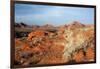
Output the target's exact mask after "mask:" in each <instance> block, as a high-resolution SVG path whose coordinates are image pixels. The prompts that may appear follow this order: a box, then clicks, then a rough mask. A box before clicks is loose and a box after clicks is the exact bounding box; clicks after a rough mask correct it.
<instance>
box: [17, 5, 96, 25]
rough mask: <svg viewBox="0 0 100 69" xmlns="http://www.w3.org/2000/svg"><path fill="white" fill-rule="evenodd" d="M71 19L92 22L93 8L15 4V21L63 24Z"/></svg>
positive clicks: (34, 23) (35, 23) (37, 23)
mask: <svg viewBox="0 0 100 69" xmlns="http://www.w3.org/2000/svg"><path fill="white" fill-rule="evenodd" d="M73 21H79V22H81V23H83V24H93V23H94V8H80V7H64V6H49V5H30V4H15V22H17V23H20V22H24V23H26V24H29V25H45V24H52V25H54V26H59V25H64V24H68V23H71V22H73Z"/></svg>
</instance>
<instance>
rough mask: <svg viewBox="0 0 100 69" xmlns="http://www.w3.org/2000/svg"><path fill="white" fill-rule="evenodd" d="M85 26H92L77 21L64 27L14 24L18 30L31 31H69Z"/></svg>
mask: <svg viewBox="0 0 100 69" xmlns="http://www.w3.org/2000/svg"><path fill="white" fill-rule="evenodd" d="M87 26H93V24H89V25H86V24H82V23H80V22H78V21H74V22H72V23H70V24H65V25H61V26H57V27H56V26H53V25H51V24H45V25H43V26H39V25H27V24H25V23H15V27H19V28H33V29H37V28H40V29H52V28H69V29H74V28H82V27H87Z"/></svg>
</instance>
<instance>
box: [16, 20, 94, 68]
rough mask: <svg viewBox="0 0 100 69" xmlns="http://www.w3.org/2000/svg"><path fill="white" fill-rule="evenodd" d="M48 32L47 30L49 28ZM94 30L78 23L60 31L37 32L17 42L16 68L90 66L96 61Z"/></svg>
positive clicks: (18, 39)
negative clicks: (55, 65)
mask: <svg viewBox="0 0 100 69" xmlns="http://www.w3.org/2000/svg"><path fill="white" fill-rule="evenodd" d="M46 28H47V27H46ZM94 34H95V33H94V26H93V25H91V26H87V25H84V24H81V23H79V22H77V21H75V22H74V23H72V24H69V25H66V27H65V26H63V27H58V28H56V31H51V30H46V29H45V30H44V29H36V30H35V31H32V32H31V33H29V34H28V37H25V38H16V39H15V64H16V65H23V66H24V65H26V66H28V65H42V64H59V63H79V62H89V61H94V59H95V52H94V51H95V35H94Z"/></svg>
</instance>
